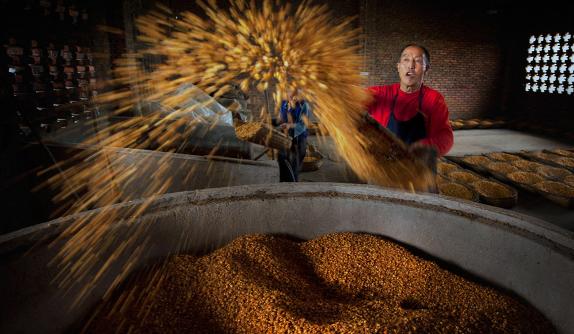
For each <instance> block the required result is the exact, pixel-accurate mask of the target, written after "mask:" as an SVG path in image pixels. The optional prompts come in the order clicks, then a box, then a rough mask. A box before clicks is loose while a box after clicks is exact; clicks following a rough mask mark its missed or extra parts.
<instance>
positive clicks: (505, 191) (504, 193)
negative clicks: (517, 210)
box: [472, 180, 514, 198]
mask: <svg viewBox="0 0 574 334" xmlns="http://www.w3.org/2000/svg"><path fill="white" fill-rule="evenodd" d="M472 186H473V187H474V189H475V190H476V191H477V192H478V193H479V194H481V195H482V196H485V197H490V198H509V197H512V196H513V195H514V194H513V192H512V190H510V188H508V187H506V186H503V185H502V184H500V183H496V182H492V181H486V180H481V181H478V182H475V183H473V184H472Z"/></svg>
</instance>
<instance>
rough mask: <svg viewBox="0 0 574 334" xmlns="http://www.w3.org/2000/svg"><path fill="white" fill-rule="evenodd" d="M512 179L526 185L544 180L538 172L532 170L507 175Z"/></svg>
mask: <svg viewBox="0 0 574 334" xmlns="http://www.w3.org/2000/svg"><path fill="white" fill-rule="evenodd" d="M506 177H508V178H509V179H510V180H512V181H514V182H518V183H522V184H526V185H534V184H535V183H538V182H541V181H544V178H543V177H542V176H540V175H538V174H534V173H531V172H513V173H510V174H508V175H506Z"/></svg>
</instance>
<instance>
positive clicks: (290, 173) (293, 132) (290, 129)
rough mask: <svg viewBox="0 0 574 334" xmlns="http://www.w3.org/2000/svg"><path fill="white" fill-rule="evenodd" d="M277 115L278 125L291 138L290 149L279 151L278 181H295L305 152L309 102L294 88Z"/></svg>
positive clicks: (297, 179)
mask: <svg viewBox="0 0 574 334" xmlns="http://www.w3.org/2000/svg"><path fill="white" fill-rule="evenodd" d="M279 116H280V123H279V126H280V127H281V129H283V131H285V132H286V133H288V134H289V136H291V137H292V138H293V141H292V143H291V148H290V150H281V151H279V155H278V158H277V161H278V163H279V181H280V182H297V181H299V171H300V170H301V166H302V164H303V159H304V158H305V153H306V152H307V133H308V132H307V126H306V122H308V119H309V116H310V108H309V104H308V103H307V101H305V100H302V99H300V98H299V96H298V92H297V90H294V91H292V92H291V93H290V94H289V96H288V100H284V101H282V102H281V109H280V110H279Z"/></svg>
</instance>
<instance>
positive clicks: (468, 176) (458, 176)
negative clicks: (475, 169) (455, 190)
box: [448, 172, 480, 183]
mask: <svg viewBox="0 0 574 334" xmlns="http://www.w3.org/2000/svg"><path fill="white" fill-rule="evenodd" d="M448 177H449V178H450V179H452V180H454V181H457V182H463V183H473V182H476V181H478V180H480V177H479V176H477V175H475V174H473V173H469V172H452V173H450V174H448Z"/></svg>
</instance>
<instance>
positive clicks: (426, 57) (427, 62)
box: [399, 43, 430, 70]
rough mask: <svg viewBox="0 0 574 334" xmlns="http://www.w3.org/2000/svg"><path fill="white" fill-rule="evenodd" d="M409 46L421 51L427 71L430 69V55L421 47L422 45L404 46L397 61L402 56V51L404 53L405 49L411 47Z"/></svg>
mask: <svg viewBox="0 0 574 334" xmlns="http://www.w3.org/2000/svg"><path fill="white" fill-rule="evenodd" d="M411 46H414V47H417V48H419V49H421V50H423V57H424V58H425V60H426V64H425V65H426V69H427V70H428V69H429V68H430V53H429V50H427V48H425V47H424V46H422V45H420V44H416V43H411V44H407V45H405V46H404V47H403V48H402V49H401V53H400V54H399V59H400V58H401V56H402V55H403V51H405V49H406V48H408V47H411Z"/></svg>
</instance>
